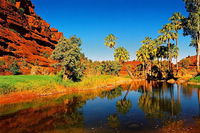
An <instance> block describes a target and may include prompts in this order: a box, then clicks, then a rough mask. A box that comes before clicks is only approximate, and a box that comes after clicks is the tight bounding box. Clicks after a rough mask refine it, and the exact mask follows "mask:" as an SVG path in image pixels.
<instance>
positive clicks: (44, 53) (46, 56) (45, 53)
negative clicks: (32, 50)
mask: <svg viewBox="0 0 200 133" xmlns="http://www.w3.org/2000/svg"><path fill="white" fill-rule="evenodd" d="M42 56H44V57H45V58H49V57H50V55H49V54H48V53H47V52H46V51H44V52H43V53H42Z"/></svg>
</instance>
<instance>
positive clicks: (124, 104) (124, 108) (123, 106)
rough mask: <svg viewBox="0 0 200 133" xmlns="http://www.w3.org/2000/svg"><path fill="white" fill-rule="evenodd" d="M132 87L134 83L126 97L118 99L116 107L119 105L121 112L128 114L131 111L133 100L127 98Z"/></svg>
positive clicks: (118, 108)
mask: <svg viewBox="0 0 200 133" xmlns="http://www.w3.org/2000/svg"><path fill="white" fill-rule="evenodd" d="M131 88H132V84H131V85H130V86H129V88H128V90H127V92H126V94H125V96H124V98H123V99H121V100H119V101H117V103H116V107H117V110H118V112H119V113H122V114H126V113H127V112H129V111H130V109H131V107H132V103H131V100H127V99H126V97H127V96H128V93H129V91H130V89H131Z"/></svg>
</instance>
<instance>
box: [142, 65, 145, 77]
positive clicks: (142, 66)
mask: <svg viewBox="0 0 200 133" xmlns="http://www.w3.org/2000/svg"><path fill="white" fill-rule="evenodd" d="M142 68H143V75H144V76H145V68H144V62H143V66H142Z"/></svg>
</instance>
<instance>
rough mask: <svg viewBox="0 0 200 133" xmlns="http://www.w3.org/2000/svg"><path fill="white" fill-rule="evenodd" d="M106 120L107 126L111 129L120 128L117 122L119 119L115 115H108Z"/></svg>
mask: <svg viewBox="0 0 200 133" xmlns="http://www.w3.org/2000/svg"><path fill="white" fill-rule="evenodd" d="M107 120H108V125H109V126H110V127H111V128H117V127H119V126H120V121H119V117H118V116H117V114H114V115H109V116H108V118H107Z"/></svg>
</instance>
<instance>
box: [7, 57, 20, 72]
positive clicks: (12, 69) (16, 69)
mask: <svg viewBox="0 0 200 133" xmlns="http://www.w3.org/2000/svg"><path fill="white" fill-rule="evenodd" d="M9 71H10V72H12V74H13V75H18V74H20V70H19V66H18V63H17V61H16V60H14V61H13V63H12V64H11V65H10V66H9Z"/></svg>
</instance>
